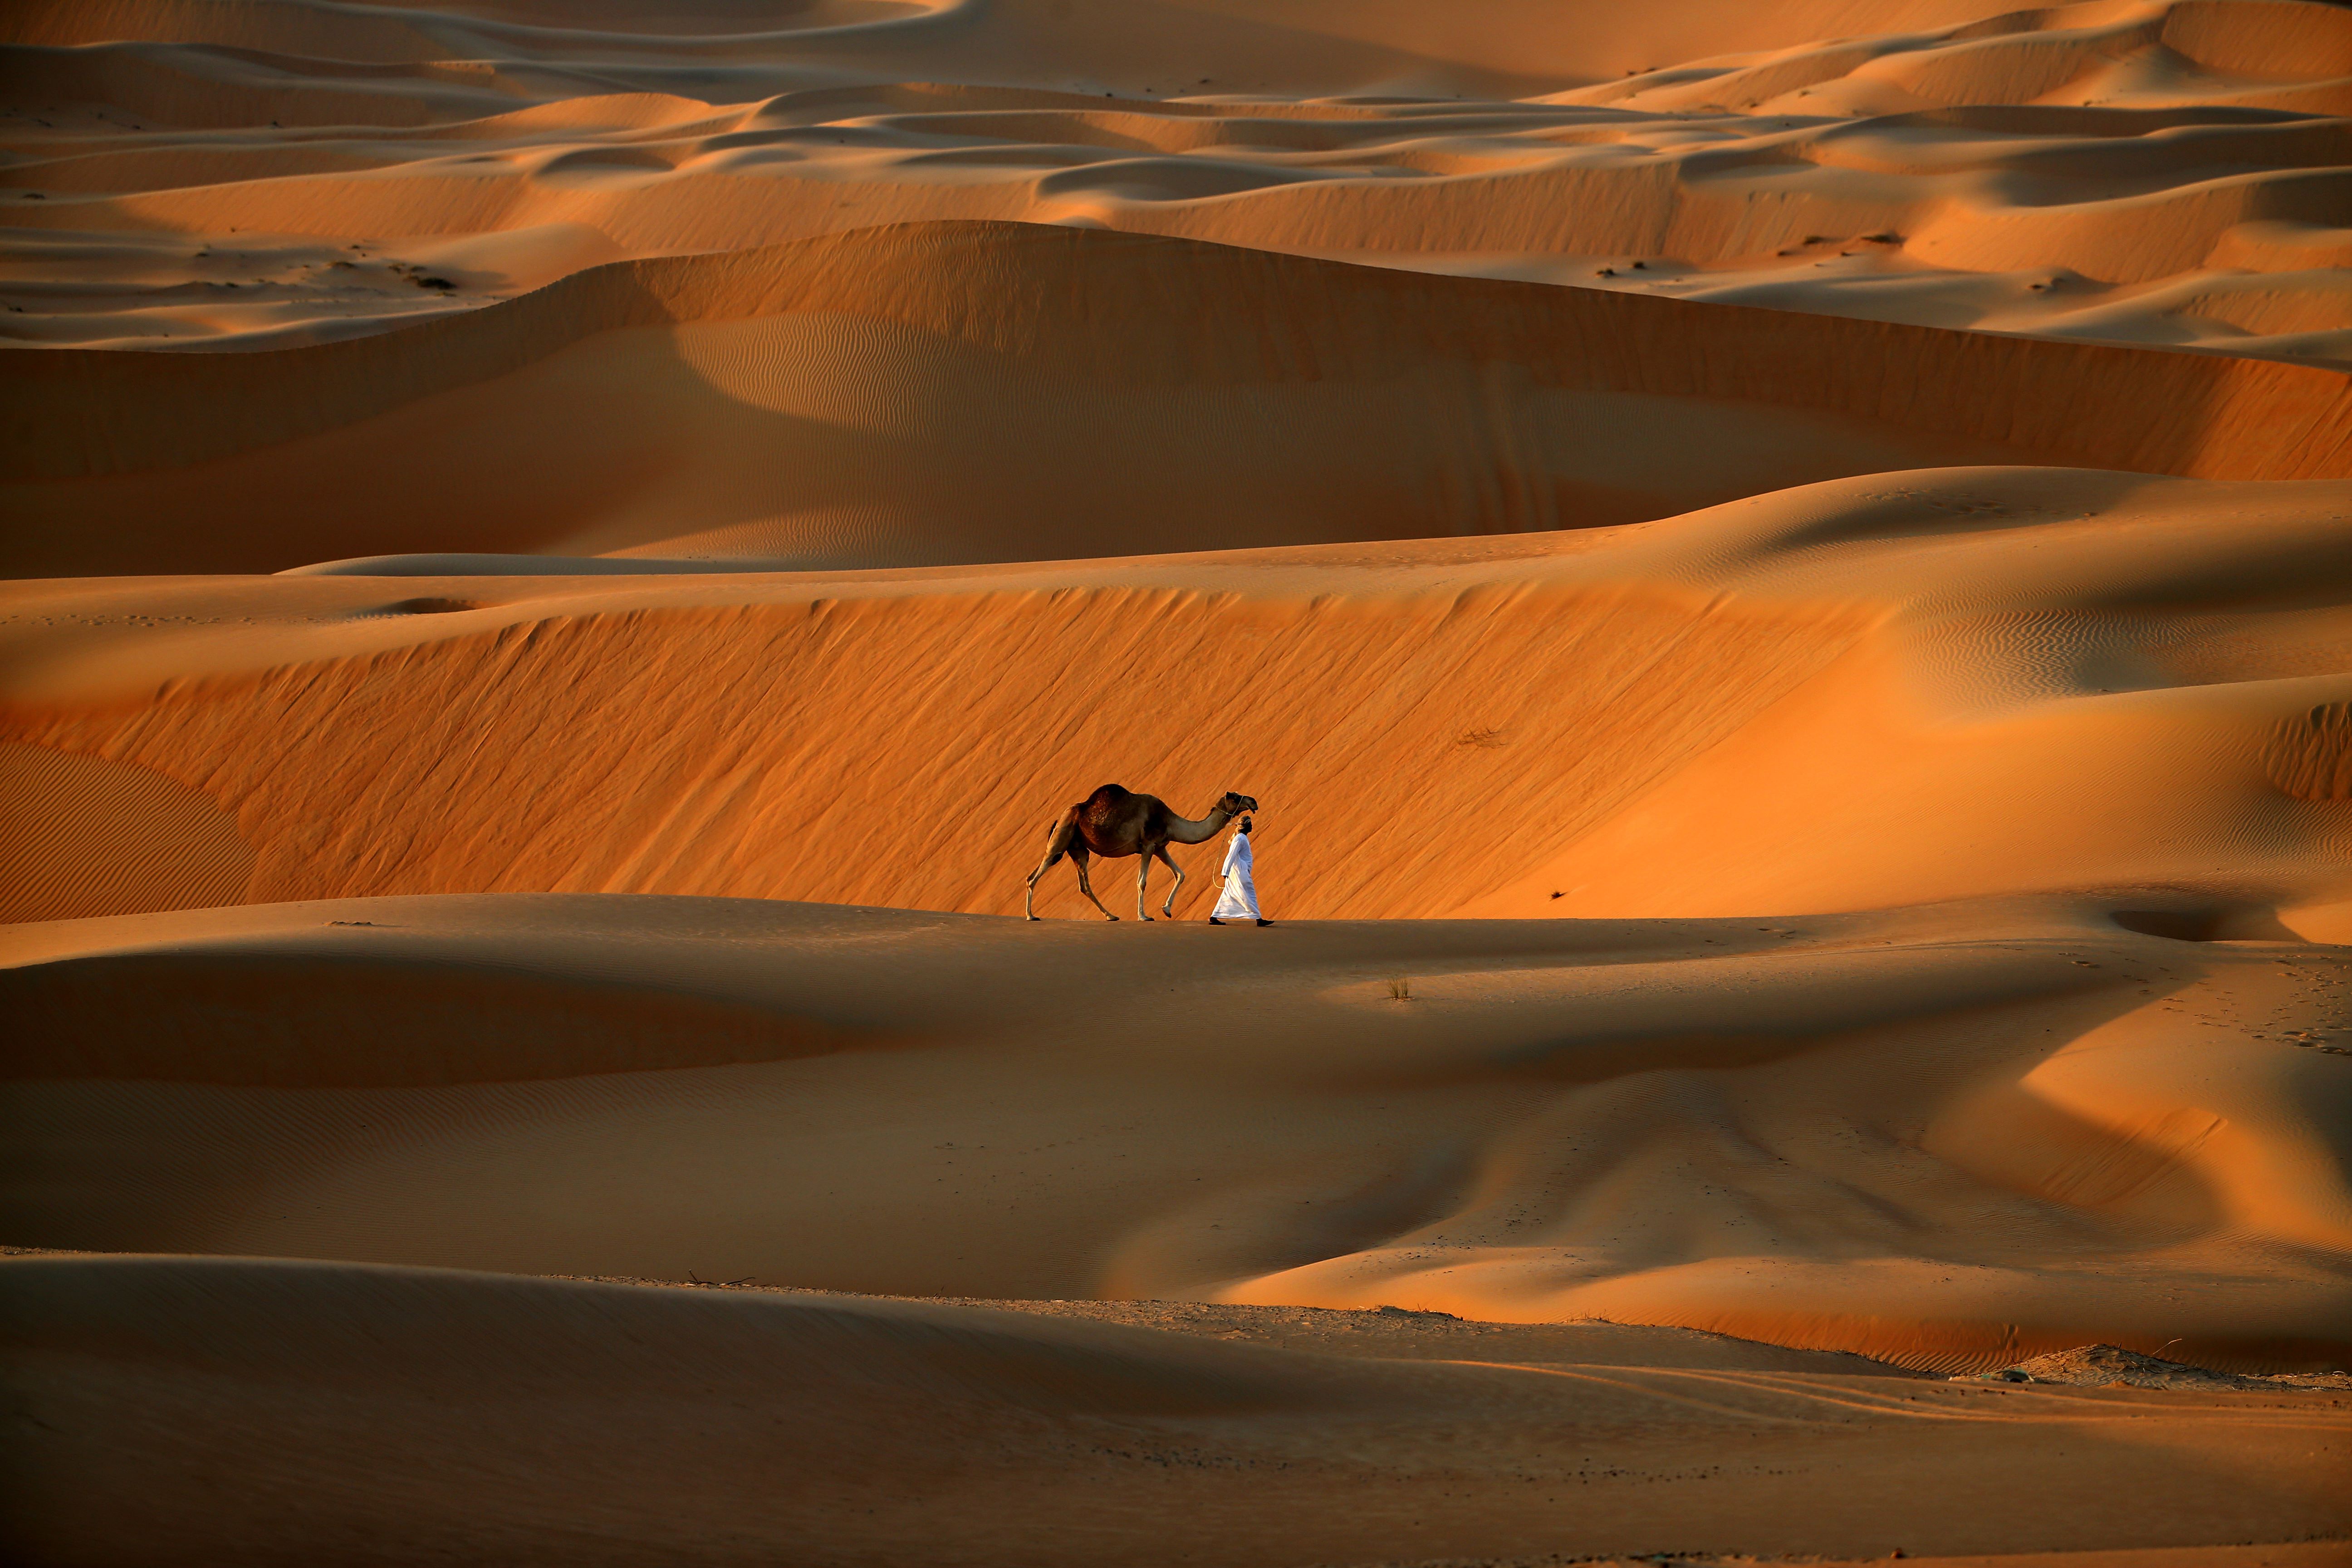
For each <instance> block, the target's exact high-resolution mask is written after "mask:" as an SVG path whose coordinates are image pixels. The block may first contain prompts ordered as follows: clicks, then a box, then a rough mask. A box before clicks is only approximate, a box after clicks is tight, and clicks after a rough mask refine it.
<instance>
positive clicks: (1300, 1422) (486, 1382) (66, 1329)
mask: <svg viewBox="0 0 2352 1568" xmlns="http://www.w3.org/2000/svg"><path fill="white" fill-rule="evenodd" d="M0 1268H4V1269H5V1272H6V1275H7V1277H8V1280H7V1283H8V1286H9V1289H8V1292H7V1300H8V1303H9V1305H8V1307H7V1309H6V1317H7V1327H8V1330H9V1333H10V1338H11V1340H12V1342H13V1343H14V1345H15V1347H16V1350H15V1353H14V1357H13V1365H12V1383H13V1384H14V1385H15V1387H14V1396H15V1397H16V1399H17V1400H18V1401H19V1402H20V1405H21V1407H22V1408H23V1410H24V1411H25V1413H26V1415H27V1417H29V1418H28V1419H26V1420H24V1421H20V1422H19V1423H17V1424H16V1430H17V1431H33V1430H39V1431H42V1432H44V1433H60V1434H66V1436H62V1437H60V1438H59V1439H58V1440H55V1441H50V1442H47V1443H41V1444H35V1445H26V1447H24V1448H23V1449H22V1450H20V1451H19V1452H18V1453H17V1454H16V1455H14V1456H12V1458H14V1459H15V1460H16V1464H17V1465H18V1466H19V1467H21V1468H18V1471H17V1473H18V1475H19V1476H20V1477H22V1478H24V1479H26V1480H27V1481H28V1482H30V1483H31V1484H32V1489H31V1492H30V1494H29V1498H28V1506H26V1507H25V1508H23V1509H21V1510H17V1511H16V1517H15V1518H14V1520H13V1521H12V1523H11V1526H10V1533H11V1536H12V1538H13V1540H14V1542H15V1543H16V1547H17V1549H18V1550H20V1551H25V1552H29V1553H30V1554H33V1555H37V1556H44V1557H46V1556H51V1555H66V1554H71V1555H78V1556H93V1555H94V1556H98V1557H101V1558H104V1557H114V1558H118V1559H131V1558H136V1559H139V1560H143V1561H149V1562H198V1561H212V1560H218V1559H220V1558H222V1557H224V1556H228V1555H234V1556H236V1558H237V1559H239V1560H240V1561H245V1562H251V1563H299V1562H304V1561H316V1560H317V1559H318V1557H320V1555H322V1554H323V1555H333V1556H339V1557H343V1558H346V1559H349V1558H350V1557H351V1556H352V1544H351V1543H352V1542H353V1541H354V1540H363V1541H365V1542H368V1548H367V1560H368V1561H377V1562H392V1561H421V1560H426V1559H429V1558H431V1557H433V1556H436V1555H441V1554H457V1555H462V1556H467V1557H474V1556H479V1555H481V1554H482V1553H484V1552H491V1553H494V1554H495V1555H497V1556H498V1557H499V1560H500V1561H502V1562H510V1563H645V1562H648V1561H694V1562H746V1563H748V1562H756V1561H772V1560H773V1558H774V1557H775V1555H776V1554H777V1553H779V1552H782V1553H785V1554H787V1555H790V1556H793V1557H795V1558H798V1559H801V1560H808V1561H815V1560H824V1561H854V1560H863V1559H877V1558H879V1559H885V1560H898V1559H900V1558H906V1557H921V1558H926V1559H931V1560H938V1559H939V1557H940V1542H943V1541H952V1542H955V1547H954V1549H953V1551H954V1556H953V1559H952V1560H954V1561H961V1562H1005V1561H1013V1560H1016V1559H1017V1560H1018V1561H1021V1562H1024V1563H1034V1564H1044V1565H1059V1564H1071V1565H1074V1568H1075V1565H1076V1564H1082V1563H1083V1564H1096V1563H1113V1564H1129V1563H1134V1564H1142V1563H1163V1562H1166V1561H1168V1560H1169V1553H1170V1552H1171V1550H1174V1551H1180V1552H1183V1553H1184V1554H1185V1555H1186V1556H1187V1557H1188V1558H1189V1559H1190V1560H1191V1561H1194V1562H1199V1563H1213V1564H1235V1565H1238V1564H1243V1563H1260V1562H1264V1561H1265V1554H1266V1552H1268V1550H1269V1549H1273V1550H1276V1551H1285V1552H1290V1553H1294V1554H1296V1555H1297V1558H1298V1560H1300V1561H1308V1560H1317V1561H1322V1560H1333V1561H1369V1560H1370V1558H1371V1556H1372V1555H1373V1554H1375V1553H1377V1554H1380V1555H1381V1557H1382V1558H1383V1560H1386V1559H1388V1558H1391V1557H1393V1556H1394V1555H1395V1554H1397V1553H1399V1552H1409V1553H1411V1554H1412V1557H1413V1558H1415V1559H1427V1558H1434V1557H1437V1556H1439V1555H1443V1556H1444V1557H1447V1558H1449V1559H1450V1558H1455V1557H1458V1556H1460V1555H1462V1554H1465V1553H1472V1552H1475V1553H1477V1554H1479V1555H1481V1556H1486V1555H1489V1554H1493V1553H1498V1552H1501V1553H1516V1552H1527V1551H1545V1550H1548V1549H1549V1547H1550V1546H1551V1544H1552V1543H1554V1542H1558V1541H1559V1539H1561V1533H1562V1531H1563V1530H1564V1529H1565V1530H1570V1531H1574V1539H1576V1540H1577V1541H1579V1542H1580V1543H1581V1544H1582V1545H1583V1546H1584V1547H1585V1548H1586V1549H1587V1550H1590V1551H1611V1552H1619V1551H1622V1552H1637V1551H1649V1550H1654V1549H1660V1548H1665V1549H1671V1550H1679V1551H1692V1550H1708V1549H1716V1548H1721V1549H1727V1550H1728V1549H1737V1548H1738V1546H1739V1545H1740V1544H1741V1543H1743V1542H1748V1541H1752V1540H1756V1539H1759V1538H1762V1537H1767V1536H1769V1538H1770V1539H1773V1540H1777V1541H1783V1542H1787V1543H1789V1544H1790V1545H1791V1546H1792V1547H1798V1548H1801V1549H1803V1550H1806V1551H1809V1552H1821V1553H1834V1554H1837V1555H1839V1556H1843V1557H1861V1556H1864V1555H1873V1556H1881V1557H1883V1556H1884V1555H1885V1552H1886V1551H1887V1550H1890V1548H1889V1547H1888V1544H1887V1543H1888V1542H1895V1541H1897V1540H1898V1538H1899V1541H1900V1542H1904V1543H1907V1545H1906V1547H1905V1548H1904V1549H1905V1550H1906V1551H1907V1552H1908V1553H1909V1554H1910V1555H1911V1556H1913V1557H1916V1558H1926V1559H1928V1560H1930V1561H1933V1560H1935V1559H1936V1558H1937V1557H1938V1556H1939V1555H1940V1554H1943V1553H1946V1552H1966V1551H1970V1550H1973V1549H1977V1548H1985V1547H1995V1546H2002V1547H2005V1546H2009V1545H2013V1544H2015V1543H2016V1542H2017V1541H2018V1539H2019V1537H2018V1535H2017V1533H2016V1531H2015V1527H2014V1525H2013V1524H2012V1523H2011V1521H2009V1520H2008V1519H2007V1518H2006V1517H2003V1518H2001V1519H2000V1520H1998V1521H1993V1520H1989V1519H1988V1516H1987V1513H1986V1510H1983V1509H1981V1508H1980V1507H1979V1506H1977V1505H1976V1502H1975V1500H1976V1499H1977V1498H1978V1497H1979V1496H1980V1495H1982V1494H1983V1493H1984V1492H1988V1491H1995V1492H1998V1493H1999V1494H2000V1495H2001V1496H2003V1497H2005V1498H2007V1499H2009V1500H2011V1503H2012V1504H2013V1510H2011V1511H2022V1512H2024V1513H2025V1514H2027V1515H2028V1516H2030V1517H2031V1518H2032V1520H2034V1521H2036V1522H2035V1524H2034V1526H2033V1528H2032V1530H2030V1531H2027V1532H2026V1539H2027V1540H2028V1541H2029V1542H2030V1543H2031V1544H2032V1545H2034V1546H2037V1547H2041V1548H2044V1549H2053V1550H2058V1549H2065V1548H2082V1547H2089V1546H2105V1547H2112V1546H2114V1545H2115V1544H2116V1542H2117V1540H2118V1539H2119V1532H2118V1531H2117V1529H2116V1526H2115V1524H2114V1523H2113V1522H2112V1521H2111V1520H2110V1517H2109V1510H2107V1509H2106V1508H2105V1506H2104V1501H2105V1499H2106V1498H2107V1497H2108V1496H2109V1495H2110V1494H2111V1492H2112V1489H2114V1488H2115V1487H2116V1486H2128V1487H2130V1488H2132V1489H2133V1490H2134V1491H2135V1492H2137V1493H2142V1494H2144V1495H2145V1497H2146V1500H2145V1501H2144V1502H2143V1503H2141V1504H2140V1505H2139V1506H2138V1507H2137V1508H2136V1509H2135V1510H2134V1512H2133V1515H2132V1519H2131V1521H2130V1525H2129V1528H2128V1530H2127V1531H2122V1532H2120V1539H2122V1540H2125V1541H2127V1542H2130V1543H2131V1544H2133V1545H2136V1546H2140V1547H2143V1548H2163V1547H2174V1548H2180V1547H2197V1546H2204V1545H2207V1544H2209V1543H2210V1542H2211V1540H2212V1539H2213V1538H2214V1537H2215V1536H2217V1535H2224V1536H2227V1537H2228V1538H2230V1539H2232V1540H2236V1539H2255V1540H2264V1539H2272V1538H2275V1537H2280V1536H2287V1535H2295V1536H2303V1535H2315V1534H2320V1533H2323V1532H2331V1531H2337V1530H2340V1529H2342V1528H2344V1525H2345V1518H2346V1516H2345V1514H2344V1512H2343V1510H2342V1508H2341V1506H2340V1502H2338V1501H2336V1500H2330V1499H2329V1498H2327V1497H2326V1492H2325V1489H2324V1487H2322V1486H2320V1485H2319V1484H2318V1483H2317V1482H2316V1481H2315V1479H2314V1478H2312V1477H2311V1476H2310V1475H2309V1473H2308V1471H2307V1470H2305V1471H2303V1472H2301V1473H2298V1470H2297V1467H2296V1463H2295V1460H2294V1458H2290V1457H2289V1456H2291V1455H2299V1454H2300V1453H2301V1451H2302V1450H2303V1449H2304V1448H2305V1447H2308V1445H2309V1444H2310V1443H2311V1441H2312V1440H2313V1438H2314V1436H2315V1435H2322V1434H2324V1435H2326V1436H2334V1435H2335V1434H2336V1432H2337V1431H2338V1430H2339V1428H2340V1424H2341V1417H2340V1416H2339V1415H2336V1414H2335V1413H2333V1412H2326V1411H2318V1410H2310V1411H2306V1410H2294V1411H2288V1410H2284V1409H2281V1408H2278V1407H2276V1403H2275V1401H2273V1402H2271V1404H2269V1405H2265V1404H2264V1403H2263V1400H2262V1398H2261V1396H2248V1395H2228V1394H2222V1395H2201V1396H2200V1395H2189V1394H2139V1395H2137V1396H2135V1397H2134V1398H2133V1400H2132V1403H2131V1404H2130V1405H2128V1406H2124V1405H2118V1404H2117V1403H2116V1396H2114V1395H2112V1394H2102V1393H2099V1392H2095V1391H2078V1390H2071V1389H2069V1390H2054V1389H2041V1388H2035V1389H2025V1390H2009V1389H1994V1388H1984V1387H1976V1388H1963V1387H1961V1386H1958V1385H1950V1384H1900V1385H1887V1384H1883V1383H1881V1382H1880V1381H1879V1380H1874V1379H1850V1378H1839V1377H1811V1378H1808V1377H1803V1376H1798V1375H1790V1374H1769V1373H1690V1372H1676V1371H1666V1370H1651V1371H1643V1370H1629V1369H1616V1368H1581V1369H1559V1370H1551V1371H1536V1370H1530V1369H1523V1368H1507V1367H1497V1366H1477V1365H1463V1364H1440V1365H1405V1364H1401V1363H1378V1362H1361V1361H1349V1360H1343V1359H1340V1358H1337V1357H1329V1356H1322V1355H1313V1354H1305V1353H1299V1352H1281V1351H1273V1350H1265V1349H1260V1348H1257V1347H1254V1346H1243V1345H1218V1344H1209V1343H1204V1342H1197V1341H1185V1340H1181V1339H1176V1338H1173V1337H1171V1336H1166V1335H1156V1334H1151V1333H1149V1332H1147V1331H1133V1330H1122V1329H1118V1328H1112V1327H1107V1326H1102V1325H1093V1324H1074V1323H1067V1322H1059V1321H1047V1320H1041V1319H1037V1318H1034V1317H1023V1316H1017V1315H1014V1314H1009V1313H999V1312H991V1311H978V1310H956V1309H949V1308H937V1307H919V1306H915V1305H910V1304H903V1303H892V1302H874V1301H859V1300H828V1299H824V1298H813V1297H797V1298H782V1297H745V1296H740V1295H724V1296H721V1295H710V1294H706V1293H699V1292H684V1291H661V1290H646V1289H628V1288H625V1287H614V1286H600V1285H587V1284H570V1283H560V1282H551V1281H534V1280H517V1279H494V1278H491V1277H488V1276H481V1275H465V1274H452V1273H440V1272H432V1271H417V1270H404V1269H383V1268H353V1267H348V1266H344V1267H330V1266H317V1265H289V1264H283V1263H263V1262H246V1261H217V1262H191V1261H187V1260H177V1259H172V1260H167V1259H125V1260H109V1261H99V1260H79V1259H31V1258H19V1259H14V1260H11V1261H9V1262H7V1263H5V1264H0ZM591 1368H593V1369H594V1370H593V1372H591V1371H589V1370H588V1369H591ZM322 1384H324V1385H328V1386H331V1387H332V1388H333V1389H334V1390H335V1397H333V1398H331V1399H321V1398H320V1397H319V1395H318V1394H317V1393H316V1390H317V1389H318V1388H319V1387H320V1385H322ZM93 1431H105V1432H109V1433H111V1434H115V1435H116V1436H114V1437H113V1438H112V1439H111V1440H110V1441H107V1442H105V1443H103V1444H101V1443H98V1442H94V1441H92V1440H91V1439H90V1438H89V1437H88V1436H82V1435H83V1434H88V1433H90V1432H93ZM11 1441H12V1442H16V1441H17V1439H16V1438H14V1437H12V1439H11ZM2061 1443H2063V1445H2064V1446H2065V1448H2066V1451H2067V1452H2068V1454H2070V1455H2071V1462H2068V1461H2065V1460H2060V1461H2055V1462H2053V1461H2052V1460H2051V1459H2050V1458H2047V1457H2046V1456H2045V1454H2044V1449H2045V1447H2050V1446H2054V1445H2057V1444H2061ZM378 1445H383V1446H385V1447H397V1448H399V1449H404V1450H406V1451H412V1452H430V1453H433V1454H435V1455H437V1456H439V1457H440V1458H441V1459H442V1461H443V1464H444V1467H445V1468H442V1469H441V1470H439V1471H437V1472H436V1475H435V1477H434V1479H433V1481H432V1482H431V1484H430V1486H429V1487H427V1486H423V1485H419V1484H416V1483H414V1482H410V1481H407V1480H405V1479H402V1478H401V1474H400V1472H399V1471H398V1470H397V1468H387V1467H386V1466H384V1465H383V1464H382V1463H381V1462H380V1461H379V1458H378V1456H379V1455H380V1454H381V1453H382V1452H383V1451H384V1449H383V1447H378ZM1768 1456H1769V1458H1768ZM1792 1471H1793V1474H1792V1473H1791V1472H1792ZM1433 1483H1436V1484H1434V1485H1433ZM289 1494H298V1495H299V1496H300V1497H301V1499H302V1500H303V1506H302V1507H301V1508H300V1509H299V1510H286V1509H285V1508H283V1507H281V1506H279V1505H278V1502H277V1501H276V1500H277V1499H278V1498H280V1497H283V1496H286V1495H289ZM557 1519H560V1520H562V1528H561V1529H560V1530H556V1529H551V1527H550V1521H552V1520H557ZM1667 1520H1671V1521H1672V1522H1671V1524H1668V1523H1665V1522H1664V1521H1667ZM2325 1560H2326V1559H2325V1557H2324V1555H2323V1554H2322V1553H2321V1552H2314V1551H2311V1550H2306V1549H2298V1548H2295V1547H2292V1546H2289V1547H2283V1548H2275V1549H2272V1552H2271V1553H2270V1554H2268V1555H2263V1554H2259V1553H2255V1552H2246V1553H2242V1554H2231V1553H2228V1552H2222V1553H2220V1554H2217V1555H2214V1556H2211V1557H2206V1556H2194V1557H2191V1556H2187V1555H2183V1556H2179V1557H2175V1556H2169V1555H2159V1554H2158V1553H2154V1552H2151V1553H2150V1555H2149V1556H2148V1557H2147V1558H2146V1559H2139V1558H2137V1557H2134V1556H2128V1555H2127V1556H2123V1557H2119V1558H2116V1559H2109V1558H2106V1557H2105V1556H2101V1557H2099V1558H2098V1559H2097V1560H2096V1561H2097V1562H2098V1563H2100V1568H2178V1565H2179V1564H2181V1563H2189V1562H2194V1563H2200V1564H2207V1565H2209V1568H2254V1565H2255V1564H2256V1563H2269V1564H2273V1568H2318V1564H2320V1563H2322V1562H2324V1561H2325Z"/></svg>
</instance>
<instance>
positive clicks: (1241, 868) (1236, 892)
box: [1209, 816, 1274, 926]
mask: <svg viewBox="0 0 2352 1568" xmlns="http://www.w3.org/2000/svg"><path fill="white" fill-rule="evenodd" d="M1251 826H1253V824H1252V823H1251V821H1250V819H1249V818H1248V817H1246V816H1244V817H1243V818H1242V825H1241V826H1239V827H1236V828H1234V831H1233V834H1232V836H1231V837H1228V838H1227V839H1226V840H1225V864H1224V870H1223V875H1224V879H1225V890H1224V892H1223V895H1222V896H1221V897H1220V898H1219V899H1218V900H1217V907H1216V908H1215V909H1213V910H1210V911H1209V923H1210V924H1211V925H1213V926H1221V925H1223V924H1224V923H1225V922H1226V921H1229V920H1235V921H1257V923H1258V924H1260V925H1262V926H1270V925H1272V924H1273V923H1274V922H1273V921H1270V920H1268V919H1266V918H1265V916H1264V915H1262V914H1259V913H1258V912H1257V884H1256V883H1255V882H1254V881H1252V880H1251V879H1250V828H1251Z"/></svg>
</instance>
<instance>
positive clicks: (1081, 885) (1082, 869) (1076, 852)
mask: <svg viewBox="0 0 2352 1568" xmlns="http://www.w3.org/2000/svg"><path fill="white" fill-rule="evenodd" d="M1070 864H1071V865H1073V866H1076V868H1078V891H1080V892H1081V893H1084V894H1085V895H1086V896H1087V898H1088V899H1089V900H1093V903H1094V906H1095V908H1097V909H1098V910H1102V912H1103V919H1105V920H1107V921H1115V920H1117V919H1118V916H1117V915H1115V914H1113V913H1111V912H1110V911H1109V910H1103V901H1102V900H1100V899H1097V898H1095V885H1094V882H1093V880H1092V879H1089V878H1088V877H1087V852H1086V851H1085V850H1084V849H1081V848H1079V847H1077V846H1076V845H1075V844H1073V845H1072V846H1070Z"/></svg>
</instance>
